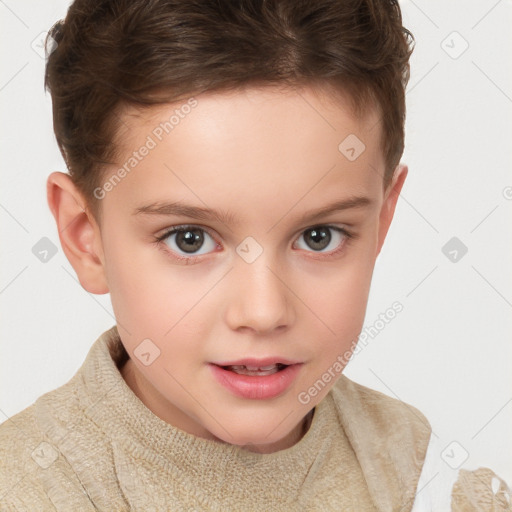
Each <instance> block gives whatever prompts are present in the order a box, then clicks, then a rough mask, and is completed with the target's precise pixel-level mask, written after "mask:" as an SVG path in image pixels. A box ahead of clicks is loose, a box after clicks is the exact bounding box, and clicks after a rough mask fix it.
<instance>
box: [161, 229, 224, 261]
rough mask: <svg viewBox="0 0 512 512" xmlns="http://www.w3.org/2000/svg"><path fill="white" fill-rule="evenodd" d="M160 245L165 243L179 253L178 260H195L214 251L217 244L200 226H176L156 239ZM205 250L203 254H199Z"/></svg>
mask: <svg viewBox="0 0 512 512" xmlns="http://www.w3.org/2000/svg"><path fill="white" fill-rule="evenodd" d="M156 242H157V243H158V244H161V243H164V244H165V245H166V246H167V247H168V248H169V249H171V251H173V252H175V253H177V256H176V257H177V258H178V259H193V258H194V257H195V256H201V255H203V254H206V253H208V252H211V251H213V250H214V249H215V248H216V247H217V243H216V242H215V240H213V238H212V237H211V235H209V234H208V233H207V232H206V231H205V230H204V229H202V228H200V227H198V226H174V227H173V228H171V229H169V230H167V231H166V232H165V233H164V234H163V235H160V236H158V237H157V238H156ZM200 249H204V250H203V252H197V251H199V250H200Z"/></svg>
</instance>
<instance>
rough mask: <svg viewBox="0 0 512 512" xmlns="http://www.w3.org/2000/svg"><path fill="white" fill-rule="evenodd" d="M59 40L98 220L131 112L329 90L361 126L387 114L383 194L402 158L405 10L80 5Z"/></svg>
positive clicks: (281, 3)
mask: <svg viewBox="0 0 512 512" xmlns="http://www.w3.org/2000/svg"><path fill="white" fill-rule="evenodd" d="M49 36H51V37H52V38H53V39H54V40H55V42H56V43H57V45H56V48H55V50H54V51H53V52H52V53H50V55H49V56H48V60H47V64H46V71H45V83H44V84H45V88H47V89H48V90H49V91H50V93H51V96H52V102H53V125H54V131H55V136H56V139H57V143H58V145H59V149H60V151H61V153H62V155H63V158H64V160H65V162H66V164H67V166H68V169H69V172H70V176H71V178H72V180H73V182H74V183H75V185H76V186H77V188H78V189H79V190H80V192H81V193H82V194H83V195H84V197H85V199H86V201H87V206H88V207H89V208H90V209H91V211H92V213H93V214H94V216H95V217H96V219H97V220H99V218H100V216H101V214H100V208H99V204H98V199H97V198H96V197H95V195H94V193H93V191H94V190H95V189H96V188H97V187H98V186H101V182H102V178H103V169H104V165H105V164H111V163H114V162H113V159H114V158H115V155H116V147H114V144H113V140H114V135H115V133H116V130H117V128H118V127H119V116H118V113H119V112H121V109H122V107H123V106H126V105H130V104H131V105H138V106H149V105H154V104H159V103H166V102H172V101H177V100H178V99H180V98H183V97H186V96H192V95H195V94H200V93H202V92H206V91H212V92H222V91H227V90H230V89H237V88H241V87H246V86H251V85H266V84H269V85H272V84H276V85H278V84H282V85H291V86H294V85H308V84H314V83H319V84H324V85H327V86H334V90H339V91H343V92H346V93H348V94H349V97H350V98H351V100H352V103H353V105H354V111H355V112H356V113H357V114H358V115H360V114H361V113H363V112H364V111H365V110H366V108H367V107H368V106H369V105H370V104H375V105H377V106H378V107H379V108H380V116H381V120H382V139H381V146H382V150H383V154H384V158H385V162H386V168H385V174H384V176H383V183H384V187H387V186H388V184H389V183H390V181H391V179H392V176H393V172H394V170H395V168H396V166H397V165H398V163H399V161H400V158H401V157H402V154H403V149H404V122H405V87H406V85H407V83H408V81H409V57H410V55H411V53H412V50H413V44H412V43H413V42H414V38H413V36H412V34H411V33H410V32H409V31H408V30H407V29H406V28H404V27H403V26H402V16H401V11H400V7H399V5H398V2H397V1H396V0H309V1H308V0H224V1H222V0H203V1H200V0H75V2H73V4H72V5H71V6H70V7H69V9H68V12H67V15H66V18H65V20H60V21H58V22H57V23H56V24H55V25H54V26H53V27H52V28H51V30H50V31H49ZM49 41H50V40H49V38H48V39H47V44H49Z"/></svg>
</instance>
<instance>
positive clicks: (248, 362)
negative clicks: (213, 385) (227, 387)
mask: <svg viewBox="0 0 512 512" xmlns="http://www.w3.org/2000/svg"><path fill="white" fill-rule="evenodd" d="M301 362H302V361H295V360H293V359H288V358H286V357H280V356H270V357H263V358H261V359H257V358H255V357H247V358H245V359H237V360H236V361H215V362H213V363H212V364H215V365H217V366H257V367H262V366H271V365H273V364H285V365H291V364H298V363H301Z"/></svg>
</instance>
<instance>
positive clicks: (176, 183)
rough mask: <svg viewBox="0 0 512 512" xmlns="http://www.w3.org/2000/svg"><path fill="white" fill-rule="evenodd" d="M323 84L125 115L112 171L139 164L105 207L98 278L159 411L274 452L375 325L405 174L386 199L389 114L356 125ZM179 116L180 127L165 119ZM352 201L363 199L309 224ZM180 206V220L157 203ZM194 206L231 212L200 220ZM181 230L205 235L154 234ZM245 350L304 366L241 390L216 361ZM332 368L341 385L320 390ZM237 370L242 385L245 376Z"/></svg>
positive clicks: (130, 370) (130, 371)
mask: <svg viewBox="0 0 512 512" xmlns="http://www.w3.org/2000/svg"><path fill="white" fill-rule="evenodd" d="M317 91H318V89H317ZM313 92H314V91H313V90H312V89H309V88H306V89H303V90H300V92H299V91H291V90H288V91H286V92H284V91H283V90H278V89H275V88H266V89H251V90H250V91H246V92H239V93H230V94H209V95H204V96H202V95H200V96H197V97H196V98H195V100H196V101H197V104H195V103H194V105H195V106H193V107H190V108H187V107H185V108H180V107H181V106H182V105H185V104H187V103H186V101H183V102H179V103H176V104H174V105H172V106H161V105H160V106H157V107H154V108H152V109H151V110H148V111H145V112H143V113H142V114H141V113H140V112H137V114H138V116H134V115H133V114H135V113H136V111H135V109H130V110H129V111H126V112H125V115H124V116H123V117H122V119H123V121H124V123H125V128H124V131H123V132H120V133H119V135H120V140H122V141H123V145H124V146H123V147H124V150H125V155H124V157H125V158H123V159H122V160H120V161H119V165H118V166H112V167H111V168H110V169H109V172H108V173H107V175H106V176H107V179H108V178H109V177H111V176H112V174H115V173H116V172H117V170H118V169H119V167H121V166H122V165H123V164H124V163H125V162H127V161H128V160H129V158H130V156H133V152H134V151H137V153H138V156H135V158H137V163H136V165H133V164H134V163H135V161H131V164H129V165H127V167H126V168H127V169H130V172H129V173H127V175H126V176H125V177H124V178H122V179H121V181H120V182H119V183H117V184H116V185H115V186H113V187H110V189H109V191H108V192H106V193H105V194H104V198H103V199H102V201H101V204H102V206H101V207H102V211H103V220H102V226H101V238H100V237H99V231H97V230H96V229H97V227H96V226H95V230H96V231H95V233H96V235H97V238H96V248H97V253H98V254H99V261H100V263H98V275H99V273H103V272H104V274H103V276H104V279H105V280H106V282H107V283H108V291H109V292H110V294H111V299H112V305H113V309H114V313H115V316H116V319H117V326H118V330H119V333H120V336H121V338H122V341H123V344H124V345H125V347H126V349H127V351H128V352H129V354H130V356H131V361H130V362H129V363H128V364H127V365H126V367H125V368H123V375H124V376H125V378H126V379H127V382H129V383H130V385H131V387H132V389H134V391H135V392H136V394H137V395H138V396H139V398H141V400H142V401H143V402H144V403H145V404H146V406H148V407H149V408H150V409H151V410H152V411H153V412H154V413H155V414H157V415H158V416H159V417H161V418H162V419H164V420H166V421H168V422H169V423H171V424H173V425H175V426H177V427H179V428H181V429H183V430H185V431H187V432H190V433H192V434H194V435H197V436H200V437H205V438H209V439H218V440H222V441H225V442H228V443H232V444H238V445H246V444H252V445H261V446H260V447H259V449H260V450H261V451H275V450H277V449H282V448H285V447H288V446H290V445H292V444H294V442H295V441H296V440H297V432H298V431H299V429H300V427H301V424H302V420H303V418H304V417H305V415H306V414H307V413H308V412H309V411H310V410H311V409H312V408H313V407H314V406H315V405H316V404H318V403H319V402H320V401H321V400H322V399H323V398H324V396H325V395H326V394H327V393H328V391H329V390H330V389H331V387H332V386H333V385H334V383H335V380H336V379H337V377H339V375H340V373H339V372H340V369H341V367H340V365H341V366H344V365H345V364H346V362H347V361H346V356H347V351H351V350H352V349H353V348H354V344H353V342H354V341H355V340H357V337H358V334H359V333H360V331H361V329H362V326H363V320H364V316H365V310H366V304H367V299H368V293H369V288H370V282H371V277H372V272H373V268H374V264H375V258H376V256H377V254H378V252H379V251H380V247H381V245H382V243H383V241H384V237H385V235H386V232H387V229H388V227H389V223H390V222H391V218H392V216H393V211H394V207H395V203H396V199H397V197H398V193H399V191H400V188H401V186H402V183H403V180H404V179H405V175H406V173H407V169H406V168H405V167H401V168H400V172H399V173H398V175H397V176H398V178H396V179H395V181H394V182H393V184H392V187H394V189H393V190H394V192H395V194H387V192H389V190H390V189H388V190H387V191H384V190H383V188H382V175H383V173H384V160H383V155H382V152H381V150H380V144H379V142H380V140H379V137H380V129H381V128H380V123H378V120H379V117H378V115H377V113H376V112H373V113H372V114H371V116H370V117H368V118H367V119H365V120H362V119H361V120H356V119H354V118H353V117H352V116H351V114H350V113H349V110H348V108H347V104H346V103H344V102H343V101H342V100H339V101H338V103H334V102H329V101H328V100H327V99H326V97H320V96H319V95H318V94H314V93H313ZM322 98H324V99H322ZM175 110H177V111H178V114H176V112H175ZM173 114H174V115H175V116H176V117H174V118H173V120H172V121H171V122H172V123H173V128H172V131H169V130H168V131H169V133H166V132H165V130H163V129H162V127H160V130H159V129H157V128H158V127H159V123H165V122H166V121H169V118H171V116H172V115H173ZM177 120H179V121H177ZM351 134H354V135H355V136H357V137H358V139H360V141H362V142H363V143H364V145H365V146H366V148H365V150H364V151H363V152H362V153H361V154H360V155H359V156H358V153H359V152H360V150H361V147H360V146H358V145H357V144H354V142H353V140H352V142H351V139H348V141H347V142H346V143H344V144H345V145H343V146H342V150H343V151H344V153H343V152H342V150H340V149H339V145H340V143H342V142H343V141H344V139H346V138H347V137H348V136H351ZM148 136H150V139H151V140H152V141H153V142H151V141H150V139H148ZM351 137H353V136H351ZM159 139H161V140H159ZM354 140H355V139H354ZM144 145H146V147H147V148H149V149H148V150H147V151H145V150H142V151H141V150H140V148H141V147H143V146H144ZM153 146H154V147H153ZM345 146H346V147H345ZM347 147H348V148H350V147H353V148H354V151H351V150H350V149H347ZM142 153H144V154H146V153H147V154H146V156H143V155H142ZM346 155H347V156H349V157H350V158H351V159H352V160H353V161H350V160H349V158H347V156H346ZM354 157H357V158H356V159H354ZM108 188H109V187H104V189H103V190H106V189H108ZM354 198H365V199H361V201H360V202H358V203H357V206H354V207H348V208H345V209H341V210H338V211H332V212H331V213H325V214H322V215H319V216H318V217H316V218H315V219H309V218H308V217H309V215H310V214H311V212H315V211H317V210H320V209H321V208H324V207H326V206H328V205H331V204H333V203H336V202H343V201H348V200H350V199H354ZM177 202H180V204H181V205H183V209H182V214H180V215H178V213H174V214H172V215H164V214H150V213H147V212H146V213H144V209H147V208H148V207H149V206H150V205H153V206H155V205H158V206H162V205H163V204H164V203H177ZM186 206H189V207H192V208H201V209H204V210H215V211H218V212H222V213H226V214H228V216H229V218H223V220H222V221H221V220H218V219H215V218H213V217H210V216H208V217H207V214H206V213H205V216H204V217H196V216H194V215H191V214H189V213H187V211H186V208H185V207H186ZM141 209H142V212H140V213H137V211H138V210H141ZM178 225H187V226H193V228H190V229H193V230H192V231H191V232H190V231H188V232H187V228H185V230H184V231H183V232H182V233H181V235H180V234H179V233H178V234H170V235H169V236H168V237H167V238H166V239H163V240H162V241H161V242H160V244H159V245H158V244H157V243H156V242H155V239H156V238H157V237H159V236H161V235H163V234H165V233H166V232H167V231H168V230H169V229H170V228H172V227H174V226H178ZM326 226H333V227H332V228H328V227H326ZM315 227H316V228H317V230H316V232H315V231H311V230H309V231H308V229H310V228H315ZM335 228H340V229H346V230H347V231H348V232H350V233H352V234H353V235H354V238H352V239H351V238H348V237H347V236H346V235H344V234H343V232H342V231H340V232H339V231H337V230H336V229H335ZM194 236H195V238H194ZM329 238H330V240H329ZM187 251H188V252H187ZM75 268H76V270H77V272H80V271H81V270H80V265H78V268H77V266H76V265H75ZM89 270H90V269H89ZM88 275H91V274H90V272H89V274H88ZM87 279H93V278H84V279H83V280H82V281H81V282H82V284H83V285H84V286H86V287H87V286H88V285H87ZM98 279H99V278H98ZM90 287H91V288H94V286H92V285H91V286H90ZM143 340H151V341H143ZM141 343H143V345H141ZM138 347H139V348H138ZM134 352H135V354H138V356H137V355H134ZM141 352H145V353H146V355H143V356H140V353H141ZM158 354H159V355H158ZM155 356H157V357H156V358H155ZM139 357H140V359H139ZM244 358H258V359H261V358H271V359H273V360H276V359H277V360H282V359H286V360H289V361H290V362H298V363H300V364H299V365H297V366H295V367H294V368H295V369H296V370H294V371H293V372H291V373H293V375H292V377H293V378H292V379H291V381H290V382H288V384H287V386H286V387H285V388H284V389H280V388H279V387H275V385H274V384H273V385H269V389H267V395H264V396H263V397H262V398H255V397H254V395H246V396H241V395H239V394H237V393H236V392H234V391H233V390H231V389H228V388H227V387H226V386H225V385H223V384H222V383H221V382H220V381H219V379H218V374H219V373H223V370H219V368H218V367H217V371H212V370H213V369H215V368H216V367H215V366H214V365H212V363H214V362H216V363H221V362H223V363H226V362H233V361H237V360H240V359H244ZM153 359H154V360H153ZM336 361H338V363H339V365H335V363H336ZM145 363H149V364H145ZM292 369H293V368H292ZM329 369H330V374H331V376H333V377H332V378H331V379H330V381H329V382H326V381H328V379H327V378H324V381H323V382H322V385H323V388H321V391H320V392H318V393H316V394H315V392H314V391H313V392H310V391H309V390H310V388H311V387H312V386H314V385H315V383H317V386H318V382H317V381H318V380H319V379H320V380H321V379H322V376H324V375H325V374H326V372H329ZM287 372H289V370H287ZM223 374H226V372H224V373H223ZM229 375H231V376H232V377H233V378H234V379H235V381H236V382H238V385H239V387H240V389H242V388H243V386H244V384H243V382H242V380H243V378H241V377H238V376H237V375H236V374H235V373H234V372H232V371H230V372H229ZM256 378H257V377H252V376H249V377H246V378H245V380H247V379H256ZM260 379H261V377H260ZM263 379H264V380H265V379H266V380H268V381H270V380H273V381H276V380H279V379H276V378H275V377H274V378H272V379H269V378H267V377H264V378H263ZM252 382H254V381H252ZM263 386H265V384H263ZM272 386H274V387H272ZM244 389H246V390H248V391H246V392H247V393H249V394H250V393H257V392H258V389H260V390H261V389H263V388H258V389H257V388H256V387H255V386H251V385H250V384H249V386H248V387H247V388H244ZM319 389H320V387H319ZM248 396H251V397H248ZM294 436H295V437H294Z"/></svg>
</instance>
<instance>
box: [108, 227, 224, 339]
mask: <svg viewBox="0 0 512 512" xmlns="http://www.w3.org/2000/svg"><path fill="white" fill-rule="evenodd" d="M122 238H123V237H121V236H120V235H117V238H116V234H113V236H111V237H109V238H108V243H107V244H106V248H105V257H106V261H107V266H108V271H107V274H108V281H109V288H110V295H111V302H112V308H113V310H114V313H115V316H116V318H117V320H118V323H119V324H120V329H124V330H125V331H126V334H130V335H133V336H130V337H131V338H133V339H134V340H136V339H144V338H151V339H160V340H163V341H165V340H168V339H170V338H172V337H173V336H177V335H180V336H183V335H185V332H184V331H188V330H189V329H190V325H189V324H190V323H194V319H195V318H196V316H197V314H198V312H200V311H201V312H204V304H198V302H200V299H201V297H203V296H204V295H205V294H206V293H207V292H208V289H209V288H211V287H212V286H213V284H214V281H215V279H214V277H215V276H211V275H210V276H208V275H205V274H204V273H198V272H197V271H196V272H194V270H193V269H191V268H184V267H182V266H179V265H174V264H172V262H170V261H168V259H167V258H166V255H165V254H164V253H163V252H162V251H161V250H159V249H158V248H157V247H156V246H155V245H153V244H152V243H150V242H141V241H140V240H136V239H133V241H132V242H131V243H126V240H127V239H129V235H126V237H125V238H124V240H123V239H122ZM201 302H203V301H201ZM205 304H207V302H205ZM196 306H197V307H196ZM134 342H135V341H134Z"/></svg>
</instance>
